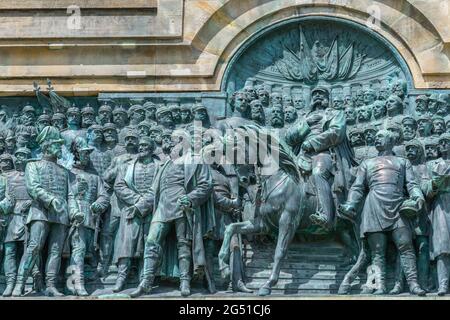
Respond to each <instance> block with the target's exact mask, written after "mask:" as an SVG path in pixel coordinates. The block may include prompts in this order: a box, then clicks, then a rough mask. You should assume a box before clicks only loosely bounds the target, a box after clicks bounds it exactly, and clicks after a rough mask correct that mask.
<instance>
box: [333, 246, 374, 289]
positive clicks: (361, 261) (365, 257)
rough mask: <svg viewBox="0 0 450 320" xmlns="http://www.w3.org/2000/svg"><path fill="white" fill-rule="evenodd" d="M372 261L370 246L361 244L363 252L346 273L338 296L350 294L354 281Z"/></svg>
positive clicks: (361, 251)
mask: <svg viewBox="0 0 450 320" xmlns="http://www.w3.org/2000/svg"><path fill="white" fill-rule="evenodd" d="M369 261H370V255H369V250H368V244H367V242H366V241H363V242H362V243H361V250H360V252H359V256H358V260H357V261H356V263H355V264H354V265H353V267H352V268H351V269H350V270H349V271H348V272H347V273H346V275H345V276H344V279H343V280H342V282H341V284H340V286H339V290H338V294H349V293H350V290H351V285H352V282H353V280H355V278H356V277H357V276H358V274H359V273H360V272H361V270H362V269H363V268H364V267H366V266H367V264H368V263H369Z"/></svg>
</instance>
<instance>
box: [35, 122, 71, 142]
mask: <svg viewBox="0 0 450 320" xmlns="http://www.w3.org/2000/svg"><path fill="white" fill-rule="evenodd" d="M36 142H37V143H38V144H43V143H46V142H50V143H53V142H55V143H61V144H63V143H64V139H62V138H61V134H60V133H59V130H58V128H56V127H53V126H46V127H45V128H44V129H42V131H41V132H40V133H39V134H38V136H37V137H36Z"/></svg>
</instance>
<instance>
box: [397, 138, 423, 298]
mask: <svg viewBox="0 0 450 320" xmlns="http://www.w3.org/2000/svg"><path fill="white" fill-rule="evenodd" d="M405 149H406V157H407V159H408V160H409V161H410V162H411V165H412V170H413V172H414V177H415V178H416V181H417V182H418V183H419V186H420V187H421V189H422V190H423V184H424V182H425V181H427V180H428V178H429V173H428V170H427V166H426V162H425V152H424V148H423V145H422V144H421V143H420V142H419V141H417V140H410V141H407V142H406V143H405ZM428 211H429V210H428V206H427V203H425V204H424V206H423V207H422V210H420V212H419V213H418V215H417V217H416V218H415V219H413V221H412V226H413V228H414V229H413V233H414V240H413V241H414V246H415V250H416V255H417V276H418V282H419V284H420V286H421V287H422V288H423V289H425V290H427V289H428V288H429V286H428V277H429V264H430V252H429V240H428V237H429V234H430V221H429V218H428ZM396 271H397V275H396V281H395V285H394V288H393V289H392V290H391V291H390V292H389V293H390V294H400V293H402V292H403V272H401V267H400V261H399V260H397V266H396Z"/></svg>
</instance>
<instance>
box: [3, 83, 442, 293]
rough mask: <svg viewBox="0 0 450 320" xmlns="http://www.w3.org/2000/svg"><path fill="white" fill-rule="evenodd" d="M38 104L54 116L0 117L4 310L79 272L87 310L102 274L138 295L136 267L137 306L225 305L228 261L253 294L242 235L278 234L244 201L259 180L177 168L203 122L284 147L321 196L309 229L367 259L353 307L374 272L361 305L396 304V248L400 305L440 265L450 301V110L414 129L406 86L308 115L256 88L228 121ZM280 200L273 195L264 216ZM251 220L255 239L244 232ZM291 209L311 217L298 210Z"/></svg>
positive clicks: (421, 105) (153, 110) (438, 103)
mask: <svg viewBox="0 0 450 320" xmlns="http://www.w3.org/2000/svg"><path fill="white" fill-rule="evenodd" d="M37 96H38V101H39V102H40V105H41V106H44V105H50V106H51V107H52V108H45V107H43V108H39V109H36V108H35V107H33V106H30V105H27V106H24V107H23V108H22V109H21V111H20V114H18V115H17V114H15V115H14V116H11V115H10V114H8V110H9V109H8V108H5V107H2V110H0V130H1V132H0V133H1V134H0V170H1V175H0V213H1V219H2V224H1V229H0V230H1V241H2V248H3V251H2V252H3V269H4V274H5V277H6V284H7V285H6V289H5V291H4V292H3V296H11V295H12V296H21V295H23V294H24V289H25V283H26V280H27V278H28V277H29V276H32V277H33V283H34V286H33V288H34V290H36V291H38V292H39V291H42V292H45V293H46V294H47V295H49V296H61V295H62V293H61V292H60V290H58V285H57V279H59V277H60V275H61V273H62V272H61V269H62V268H61V266H62V265H65V264H68V265H70V266H71V267H72V268H71V270H73V272H74V274H73V275H72V276H71V279H72V280H73V281H74V282H73V283H72V284H71V285H70V286H69V287H70V288H68V289H69V290H70V291H71V292H72V294H75V295H79V296H85V295H88V292H87V291H86V289H85V275H86V272H85V265H89V266H90V267H93V269H94V270H95V272H94V274H93V275H91V276H90V277H92V279H98V278H101V277H105V276H106V275H107V274H108V271H109V270H110V266H111V265H115V266H117V280H116V284H115V286H114V288H113V291H114V292H120V291H122V290H123V289H124V288H125V285H126V282H127V279H128V278H129V275H130V270H131V269H132V267H136V268H137V269H138V270H139V272H138V277H139V280H140V284H139V286H138V287H137V288H136V289H135V290H134V291H133V292H132V293H131V294H130V295H131V296H132V297H138V296H140V295H142V294H148V293H150V292H151V289H152V287H153V286H154V285H155V278H158V277H168V278H174V277H175V278H179V280H180V291H181V294H182V295H183V296H187V295H190V285H191V281H192V279H193V278H197V279H203V280H204V283H205V285H206V287H207V289H208V290H209V292H211V293H214V292H216V284H215V281H214V275H213V270H214V261H215V260H214V258H215V257H217V256H219V267H220V270H221V272H222V276H223V277H224V278H226V279H228V281H227V282H228V283H229V289H230V290H232V291H241V292H251V290H249V289H248V288H247V287H246V285H245V272H244V264H243V260H242V254H241V247H242V238H241V237H240V235H239V234H245V233H251V232H253V231H262V230H265V229H266V228H265V227H260V226H259V227H256V222H255V221H258V223H260V224H264V223H265V220H264V219H260V220H258V219H257V218H258V217H257V216H258V215H264V210H262V209H261V210H259V206H260V205H261V204H260V202H261V201H257V200H258V199H256V200H255V197H252V196H251V195H249V194H246V193H245V191H246V190H248V189H247V188H246V187H248V186H249V185H250V184H252V183H253V184H257V185H258V186H261V184H259V183H260V178H261V177H259V176H256V178H257V179H250V178H255V176H251V177H248V176H245V174H244V173H243V171H242V170H239V168H235V169H236V170H231V169H230V168H229V167H228V166H226V165H222V164H221V163H212V164H211V163H209V164H206V163H202V162H198V161H188V160H187V159H189V158H190V157H193V155H194V154H193V153H194V150H190V149H187V150H186V149H183V150H182V151H181V149H180V150H178V149H177V152H174V149H175V147H176V145H177V141H176V139H174V135H173V132H174V130H176V129H186V130H187V131H188V132H192V130H194V126H193V121H196V122H197V123H199V124H201V127H202V128H210V127H211V123H214V127H216V128H218V129H220V130H221V132H223V133H224V132H225V130H226V129H230V128H231V129H233V128H238V127H245V126H253V127H256V128H266V129H270V130H272V131H276V132H277V136H278V137H281V139H280V141H281V143H282V144H283V145H286V146H287V148H288V149H289V150H288V151H287V152H288V153H289V155H288V156H287V157H288V158H289V159H293V160H294V161H295V165H296V168H295V170H296V172H299V173H301V175H303V178H304V180H301V181H306V182H307V183H306V187H305V188H304V189H302V190H307V192H306V194H309V195H313V196H314V197H315V199H317V201H316V206H315V207H314V208H313V210H312V211H313V212H312V213H311V214H310V215H309V216H308V221H309V223H310V224H311V225H313V226H314V227H316V228H318V230H321V231H322V232H325V233H336V234H338V235H339V239H340V240H341V241H342V242H343V243H344V244H345V245H346V246H347V247H348V250H349V252H350V253H351V255H353V256H354V262H355V265H354V266H353V268H352V269H351V270H350V271H349V273H348V274H347V275H346V277H345V279H344V281H343V283H342V284H341V287H340V293H347V292H350V288H351V282H352V281H353V279H354V278H355V277H356V275H357V274H358V273H359V272H360V271H365V269H363V267H365V266H366V265H367V264H371V266H372V267H373V269H374V270H375V272H376V274H377V276H376V283H375V285H373V284H371V285H369V284H368V285H367V286H365V287H364V289H363V292H364V293H375V294H385V293H387V292H388V291H387V288H386V248H387V245H388V243H390V242H392V243H394V244H395V248H396V252H398V259H397V260H398V266H397V272H396V283H395V286H394V288H393V289H392V290H391V293H401V292H402V291H403V286H404V285H403V283H404V279H406V282H407V284H408V285H409V289H410V292H411V293H413V294H419V295H423V294H425V293H426V292H427V291H430V290H431V289H432V288H433V286H434V283H435V282H436V281H435V280H436V279H434V278H433V276H432V273H431V272H430V265H431V264H435V265H436V266H437V276H438V277H437V278H438V281H437V284H438V293H439V294H442V295H443V294H446V292H447V291H448V281H449V268H450V256H449V255H450V212H449V203H450V202H449V201H448V200H449V199H448V190H450V178H449V177H450V161H449V157H450V121H449V120H450V118H449V116H448V113H449V108H450V106H449V98H448V96H447V95H444V94H441V95H436V94H433V95H430V96H427V95H420V96H418V97H417V99H416V108H415V111H414V112H415V113H414V114H406V113H405V110H404V109H405V106H406V99H407V92H406V83H405V82H404V81H402V80H396V81H393V82H392V83H391V85H390V86H388V87H385V88H381V89H380V90H378V91H375V90H373V89H367V90H360V91H358V92H357V93H356V94H355V95H354V96H345V97H343V98H341V97H339V96H336V97H332V96H331V93H330V90H329V88H327V87H316V88H313V90H312V91H311V102H310V103H308V105H306V103H305V101H304V100H303V99H301V98H294V99H293V98H292V97H290V96H283V95H282V94H280V93H278V92H273V93H269V92H268V90H267V89H266V88H265V87H264V85H256V86H253V85H247V86H245V87H244V88H243V89H242V90H241V91H238V92H235V93H234V94H233V95H232V97H231V100H230V104H231V108H232V111H233V114H232V115H231V116H230V117H228V118H226V119H214V120H216V121H211V120H212V119H210V117H209V115H208V110H207V108H206V107H205V106H204V105H203V104H201V103H195V104H193V105H182V106H180V105H179V104H171V105H165V104H155V103H153V102H150V101H148V102H145V103H144V104H142V105H141V104H134V105H131V106H129V107H127V108H124V107H122V106H121V105H112V104H108V103H105V104H104V105H102V106H100V107H99V108H98V110H96V109H94V108H92V107H90V106H89V105H86V106H84V107H83V108H78V107H75V106H72V105H71V104H70V103H68V101H67V100H65V99H64V98H62V97H59V96H58V95H56V93H55V92H54V91H51V92H50V98H47V97H46V96H45V95H44V94H43V93H41V92H39V89H38V88H37ZM45 99H47V100H46V101H44V102H45V103H44V102H43V100H45ZM211 142H212V141H209V140H208V139H204V141H202V144H203V145H204V146H207V145H208V144H211ZM180 152H182V153H180ZM175 158H177V161H175ZM180 158H181V159H183V160H182V161H179V159H180ZM241 169H242V168H241ZM288 179H291V178H290V177H288ZM253 180H255V181H256V182H255V181H253ZM293 180H295V181H296V183H300V182H299V181H300V180H298V181H297V180H296V179H293ZM266 182H267V183H266V184H265V185H269V182H270V181H266ZM277 183H278V182H277ZM280 183H281V182H280ZM282 183H284V180H282ZM237 185H241V187H242V189H243V190H241V188H239V187H236V186H237ZM277 187H281V185H280V184H276V185H275V188H277ZM263 188H264V187H263ZM275 188H273V189H275ZM273 189H271V190H269V191H267V190H266V193H267V194H266V201H269V200H270V199H269V198H270V194H269V193H270V192H273ZM262 193H264V190H263V191H262ZM285 196H286V197H287V196H289V195H288V194H286V195H285ZM298 199H300V198H298ZM302 199H303V198H302ZM259 200H260V199H259ZM295 201H297V200H295ZM298 201H300V200H298ZM302 201H303V200H302ZM262 202H264V201H262ZM288 203H290V202H289V201H286V202H285V204H280V203H278V204H277V206H278V207H282V206H287V204H288ZM248 207H250V208H252V209H250V211H252V212H253V214H254V216H253V218H252V219H253V220H252V222H251V223H249V222H248V221H243V220H245V219H244V217H243V212H244V211H245V210H246V209H245V208H247V209H248ZM292 207H293V208H292V210H293V211H292V212H296V214H298V215H299V216H300V215H302V214H303V213H302V212H300V211H302V210H303V209H302V208H304V206H302V205H301V204H300V203H298V205H296V204H295V203H294V205H293V206H292ZM261 208H263V207H261ZM280 210H281V211H283V210H288V209H286V208H283V209H280ZM294 218H295V217H294ZM282 220H283V218H281V219H280V225H281V223H282V222H283V221H282ZM294 220H295V219H294ZM297 220H300V219H297ZM287 224H288V225H291V224H289V223H287ZM294 225H295V226H296V227H297V226H298V225H299V222H297V223H296V224H294ZM281 229H282V228H281V227H280V230H281ZM293 233H295V230H294V232H290V234H289V236H286V237H282V240H280V239H279V243H280V241H281V242H283V241H285V240H286V241H285V242H286V244H283V246H284V247H283V250H281V251H282V252H278V251H279V250H278V249H279V248H277V250H278V251H277V252H276V253H275V257H276V259H282V258H283V257H284V256H285V254H286V252H285V251H286V250H285V249H286V248H287V243H288V242H289V240H291V239H292V238H293ZM222 242H223V243H222ZM219 248H221V249H220V253H219ZM277 268H278V266H277ZM274 272H275V273H279V268H278V270H275V271H274ZM90 280H91V279H90ZM276 281H277V276H275V277H272V276H271V278H270V279H269V282H268V284H267V286H266V288H265V290H262V291H261V290H260V294H268V293H270V287H271V286H272V285H274V284H275V283H276Z"/></svg>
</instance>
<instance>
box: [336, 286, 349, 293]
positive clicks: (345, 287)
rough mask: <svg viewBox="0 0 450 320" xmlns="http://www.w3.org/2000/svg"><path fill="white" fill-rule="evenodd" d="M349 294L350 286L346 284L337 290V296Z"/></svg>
mask: <svg viewBox="0 0 450 320" xmlns="http://www.w3.org/2000/svg"><path fill="white" fill-rule="evenodd" d="M349 293H350V286H349V285H347V284H344V285H341V286H340V287H339V290H338V294H340V295H345V294H349Z"/></svg>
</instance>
